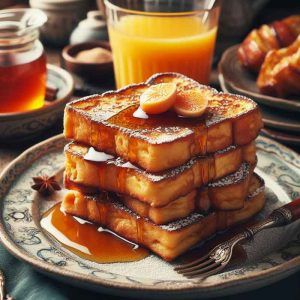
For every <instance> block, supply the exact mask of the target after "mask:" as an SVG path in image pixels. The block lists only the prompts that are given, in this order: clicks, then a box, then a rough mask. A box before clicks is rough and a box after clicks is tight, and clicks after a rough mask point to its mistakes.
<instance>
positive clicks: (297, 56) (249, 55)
mask: <svg viewBox="0 0 300 300" xmlns="http://www.w3.org/2000/svg"><path fill="white" fill-rule="evenodd" d="M219 73H220V80H223V81H224V83H225V84H226V86H228V87H229V88H230V89H231V90H232V91H234V92H236V93H239V94H243V95H245V96H248V97H251V98H253V99H254V100H256V101H257V102H259V103H261V104H264V105H267V106H269V107H270V106H271V107H273V108H275V107H276V108H280V109H283V110H286V111H290V112H294V113H295V112H298V113H299V112H300V15H293V16H289V17H287V18H284V19H282V20H278V21H274V22H273V23H270V24H264V25H262V26H260V27H259V28H257V29H253V30H252V31H251V32H250V33H249V34H248V35H247V36H246V38H245V39H244V40H243V42H242V43H241V44H239V45H236V46H233V47H231V48H229V49H227V50H226V51H225V52H224V54H223V56H222V59H221V60H220V63H219Z"/></svg>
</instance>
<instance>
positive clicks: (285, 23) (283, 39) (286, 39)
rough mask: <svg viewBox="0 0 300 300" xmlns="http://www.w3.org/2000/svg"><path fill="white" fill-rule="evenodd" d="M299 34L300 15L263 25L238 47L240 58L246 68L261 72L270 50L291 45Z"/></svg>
mask: <svg viewBox="0 0 300 300" xmlns="http://www.w3.org/2000/svg"><path fill="white" fill-rule="evenodd" d="M299 34H300V15H295V16H290V17H287V18H285V19H283V20H281V21H275V22H273V23H271V24H268V25H266V24H265V25H262V26H261V27H259V28H258V29H254V30H252V31H251V32H250V33H249V34H248V35H247V37H246V38H245V40H244V41H243V42H242V44H241V45H240V47H239V49H238V58H239V60H240V62H241V64H242V65H243V66H244V67H245V68H247V69H249V70H251V71H254V72H259V70H260V67H261V65H262V64H263V62H264V59H265V57H266V55H267V53H268V52H269V51H270V50H276V49H279V48H282V47H287V46H289V45H290V44H292V43H293V42H294V41H295V39H296V38H297V36H298V35H299Z"/></svg>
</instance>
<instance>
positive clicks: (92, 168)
mask: <svg viewBox="0 0 300 300" xmlns="http://www.w3.org/2000/svg"><path fill="white" fill-rule="evenodd" d="M88 149H89V148H88V147H86V146H84V145H82V144H78V143H70V144H68V145H67V146H66V148H65V154H66V170H65V174H66V178H67V179H68V180H69V181H73V182H75V183H78V184H82V185H85V186H90V187H93V188H97V189H100V190H107V191H112V192H117V193H120V194H124V195H130V196H131V197H134V198H137V199H139V200H140V201H143V202H146V203H148V204H150V205H151V206H153V207H159V206H164V205H166V204H168V203H170V202H171V201H173V200H175V199H177V198H178V197H180V196H183V195H186V194H187V193H189V192H191V191H192V190H193V189H195V188H199V187H201V186H204V185H206V184H207V183H209V182H212V181H215V180H217V179H220V178H223V177H224V176H226V175H228V174H230V173H234V172H236V171H237V170H238V169H239V168H241V167H242V166H243V165H248V164H249V165H255V164H256V155H255V144H254V142H252V143H250V144H248V145H246V146H243V147H235V146H231V147H228V148H227V149H223V150H222V151H218V152H216V153H214V154H212V155H210V156H206V157H201V156H200V157H195V158H193V159H191V160H190V161H189V162H187V163H186V164H185V165H182V166H180V167H177V168H175V169H171V170H168V171H165V172H161V173H156V174H153V173H149V172H146V171H144V170H142V169H140V168H138V167H136V166H133V165H131V164H128V162H125V161H123V160H122V159H120V158H112V159H110V160H108V161H106V162H95V161H88V160H86V159H84V156H85V154H86V153H87V152H88ZM244 162H247V163H246V164H245V163H244ZM245 173H246V172H245ZM66 185H67V182H66ZM213 205H214V206H215V207H216V208H221V209H224V208H225V207H224V206H221V207H219V205H221V204H220V202H218V201H213ZM231 205H232V206H231V207H229V206H230V205H229V204H228V208H229V209H234V208H240V207H241V205H242V204H241V203H236V205H237V206H236V207H234V202H231Z"/></svg>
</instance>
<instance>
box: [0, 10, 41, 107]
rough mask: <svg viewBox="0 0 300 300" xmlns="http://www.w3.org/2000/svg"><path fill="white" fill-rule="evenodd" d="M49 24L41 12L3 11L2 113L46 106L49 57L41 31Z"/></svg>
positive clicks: (0, 15)
mask: <svg viewBox="0 0 300 300" xmlns="http://www.w3.org/2000/svg"><path fill="white" fill-rule="evenodd" d="M46 21H47V16H46V15H45V14H44V13H43V12H42V11H40V10H38V9H7V10H1V11H0V113H16V112H24V111H29V110H33V109H37V108H40V107H42V106H43V105H44V99H45V92H46V56H45V52H44V48H43V45H42V44H41V42H40V41H39V28H40V27H41V26H42V25H43V24H44V23H45V22H46Z"/></svg>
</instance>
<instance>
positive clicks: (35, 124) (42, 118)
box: [0, 64, 74, 143]
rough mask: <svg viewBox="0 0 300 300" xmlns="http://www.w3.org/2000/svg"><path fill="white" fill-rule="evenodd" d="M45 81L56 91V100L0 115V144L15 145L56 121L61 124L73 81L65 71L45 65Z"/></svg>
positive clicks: (34, 135) (72, 87) (71, 91)
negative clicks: (29, 108)
mask: <svg viewBox="0 0 300 300" xmlns="http://www.w3.org/2000/svg"><path fill="white" fill-rule="evenodd" d="M47 72H48V74H47V81H48V84H49V85H52V86H55V87H56V88H57V89H58V90H57V94H56V97H55V98H56V99H54V100H52V101H51V102H47V101H46V103H45V105H44V106H43V107H41V108H39V109H35V110H31V111H27V112H20V113H0V124H1V126H0V142H3V143H15V142H19V141H26V140H29V139H32V138H33V137H36V136H38V135H39V134H40V133H42V132H44V131H45V130H47V129H48V128H50V127H52V126H53V125H54V124H56V123H57V122H58V121H59V122H62V117H63V113H64V108H65V105H66V103H67V102H68V101H69V100H70V98H71V96H72V93H73V89H74V80H73V78H72V76H71V75H70V74H69V73H68V72H67V71H65V70H63V69H61V68H59V67H56V66H53V65H49V64H48V65H47Z"/></svg>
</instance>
